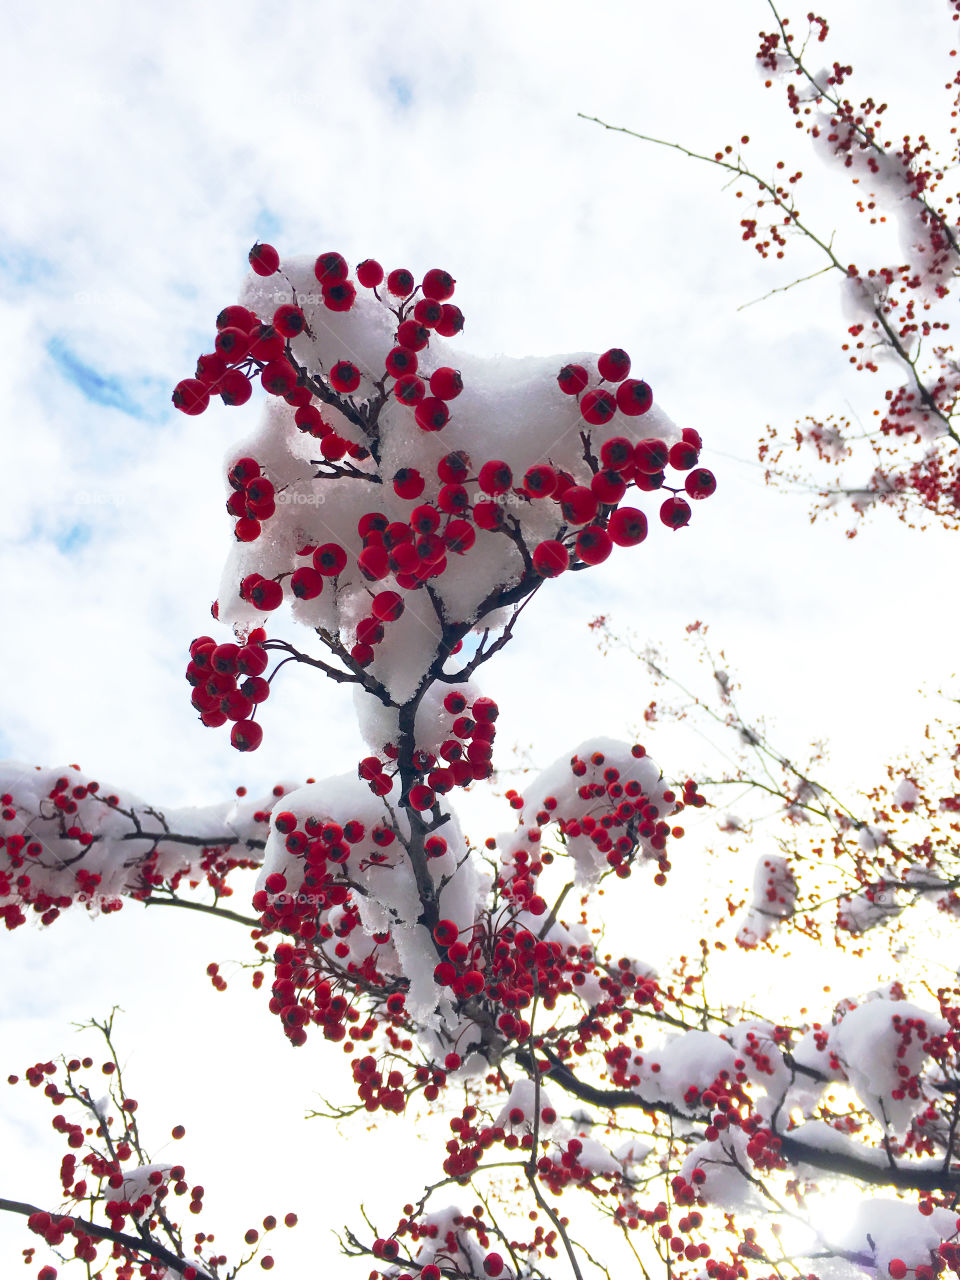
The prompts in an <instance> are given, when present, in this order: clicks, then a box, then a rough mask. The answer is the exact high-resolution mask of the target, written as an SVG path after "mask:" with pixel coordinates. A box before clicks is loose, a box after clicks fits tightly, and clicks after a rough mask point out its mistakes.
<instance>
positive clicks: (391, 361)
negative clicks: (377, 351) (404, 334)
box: [383, 347, 420, 378]
mask: <svg viewBox="0 0 960 1280" xmlns="http://www.w3.org/2000/svg"><path fill="white" fill-rule="evenodd" d="M419 363H420V362H419V360H418V359H417V353H416V352H415V351H411V350H410V348H409V347H394V348H393V350H392V351H389V352H388V353H387V358H386V360H384V362H383V364H384V368H385V369H386V371H387V373H389V375H390V377H391V378H402V377H403V375H404V374H405V373H416V372H417V365H418V364H419Z"/></svg>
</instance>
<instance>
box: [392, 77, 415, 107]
mask: <svg viewBox="0 0 960 1280" xmlns="http://www.w3.org/2000/svg"><path fill="white" fill-rule="evenodd" d="M387 88H388V89H389V90H390V96H391V97H392V98H393V99H394V101H396V102H397V103H399V105H400V106H401V107H409V106H410V103H411V102H412V101H413V86H412V85H411V83H410V81H409V80H408V79H407V77H406V76H391V77H390V79H389V80H388V81H387Z"/></svg>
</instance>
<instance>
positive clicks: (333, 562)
mask: <svg viewBox="0 0 960 1280" xmlns="http://www.w3.org/2000/svg"><path fill="white" fill-rule="evenodd" d="M346 564H347V553H346V551H344V549H343V547H341V546H340V545H339V543H337V542H325V543H324V544H323V546H321V547H317V549H316V551H314V553H313V567H314V568H315V569H316V570H317V572H318V573H322V574H323V575H324V577H327V578H334V577H336V575H337V574H338V573H342V572H343V570H344V568H345V567H346Z"/></svg>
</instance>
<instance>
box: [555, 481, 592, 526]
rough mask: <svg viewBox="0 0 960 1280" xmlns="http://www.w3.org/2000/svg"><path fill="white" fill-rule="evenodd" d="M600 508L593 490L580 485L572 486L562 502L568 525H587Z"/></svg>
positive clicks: (565, 492) (567, 490)
mask: <svg viewBox="0 0 960 1280" xmlns="http://www.w3.org/2000/svg"><path fill="white" fill-rule="evenodd" d="M599 506H600V504H599V502H598V501H597V498H596V496H595V494H594V492H593V490H592V489H587V488H585V487H584V486H583V485H579V484H572V485H570V487H569V488H568V489H566V490H565V491H564V494H563V497H562V499H561V501H560V509H561V511H562V512H563V518H564V520H566V522H567V524H587V523H588V522H589V521H590V520H592V519H593V518H594V516H595V515H596V514H597V510H598V509H599Z"/></svg>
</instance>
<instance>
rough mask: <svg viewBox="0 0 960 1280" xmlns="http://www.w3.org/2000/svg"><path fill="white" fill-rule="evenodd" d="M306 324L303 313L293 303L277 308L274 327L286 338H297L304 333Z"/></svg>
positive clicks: (274, 314)
mask: <svg viewBox="0 0 960 1280" xmlns="http://www.w3.org/2000/svg"><path fill="white" fill-rule="evenodd" d="M305 324H306V320H305V319H304V315H303V312H302V311H301V310H300V308H299V307H295V306H293V305H292V304H291V303H285V304H284V305H283V306H282V307H277V309H276V311H275V312H274V313H273V327H274V329H275V330H276V331H277V333H279V334H280V335H281V336H282V337H284V338H295V337H296V336H297V334H298V333H302V332H303V326H304V325H305Z"/></svg>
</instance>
